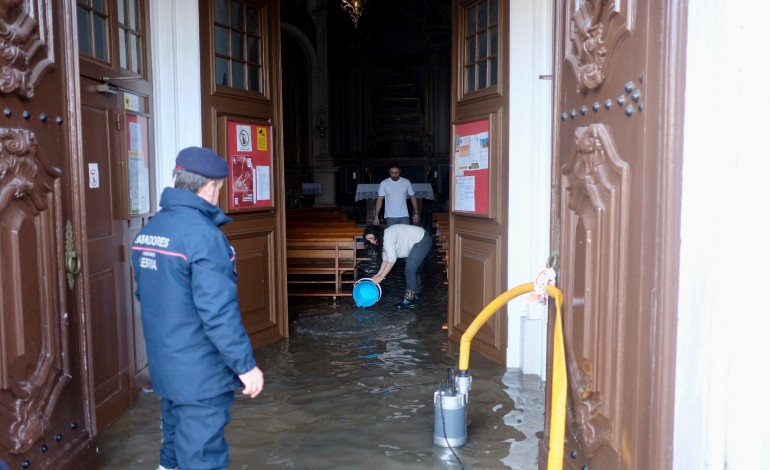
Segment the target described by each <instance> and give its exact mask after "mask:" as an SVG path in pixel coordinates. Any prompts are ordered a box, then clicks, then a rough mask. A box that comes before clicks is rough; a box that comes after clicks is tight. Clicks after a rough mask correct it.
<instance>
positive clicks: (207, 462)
mask: <svg viewBox="0 0 770 470" xmlns="http://www.w3.org/2000/svg"><path fill="white" fill-rule="evenodd" d="M234 401H235V396H234V394H233V392H227V393H225V394H222V395H219V396H218V397H214V398H208V399H204V400H198V401H193V402H184V403H182V402H178V401H173V400H168V399H166V398H163V400H162V401H161V419H162V422H163V445H162V446H161V449H160V464H161V465H163V466H164V467H166V468H177V467H179V469H180V470H227V464H228V461H229V454H228V448H227V442H226V441H225V426H227V424H228V423H229V422H230V408H232V406H233V402H234Z"/></svg>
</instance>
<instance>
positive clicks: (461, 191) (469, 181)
mask: <svg viewBox="0 0 770 470" xmlns="http://www.w3.org/2000/svg"><path fill="white" fill-rule="evenodd" d="M475 190H476V178H475V177H473V176H455V210H456V211H465V212H474V211H475V210H476V199H475V197H474V191H475Z"/></svg>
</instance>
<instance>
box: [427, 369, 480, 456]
mask: <svg viewBox="0 0 770 470" xmlns="http://www.w3.org/2000/svg"><path fill="white" fill-rule="evenodd" d="M470 389H471V376H470V375H468V371H467V370H464V371H460V375H458V376H457V377H455V376H454V374H453V373H452V369H447V378H446V383H445V384H441V386H439V388H438V390H436V392H435V393H434V394H433V413H434V416H433V443H434V444H435V445H437V446H439V447H459V446H462V445H465V442H466V441H467V440H468V432H467V429H466V408H467V406H468V392H469V391H470Z"/></svg>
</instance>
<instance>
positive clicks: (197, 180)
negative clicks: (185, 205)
mask: <svg viewBox="0 0 770 470" xmlns="http://www.w3.org/2000/svg"><path fill="white" fill-rule="evenodd" d="M173 176H174V187H175V188H177V189H184V190H185V191H190V192H191V193H195V194H197V193H198V190H200V189H201V188H202V187H203V186H205V184H206V183H208V182H209V181H211V178H206V177H205V176H201V175H199V174H198V173H193V172H192V171H188V170H185V169H184V168H182V167H179V166H178V167H176V168H174V173H173Z"/></svg>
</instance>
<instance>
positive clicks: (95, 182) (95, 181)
mask: <svg viewBox="0 0 770 470" xmlns="http://www.w3.org/2000/svg"><path fill="white" fill-rule="evenodd" d="M88 187H89V188H91V189H97V188H98V187H99V164H98V163H89V164H88Z"/></svg>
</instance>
